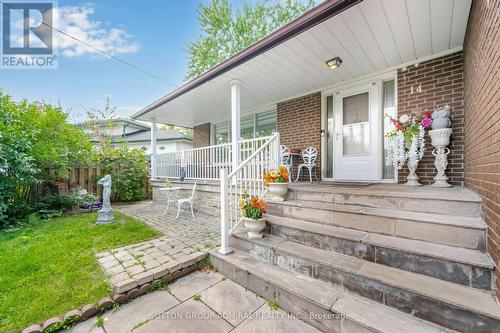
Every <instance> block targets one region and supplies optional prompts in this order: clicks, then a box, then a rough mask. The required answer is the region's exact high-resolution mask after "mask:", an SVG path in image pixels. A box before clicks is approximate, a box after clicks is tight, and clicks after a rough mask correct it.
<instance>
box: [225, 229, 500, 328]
mask: <svg viewBox="0 0 500 333" xmlns="http://www.w3.org/2000/svg"><path fill="white" fill-rule="evenodd" d="M231 246H232V247H234V248H235V249H238V250H241V251H244V252H247V253H249V254H250V255H252V256H254V257H257V258H259V259H260V260H263V261H265V262H268V263H270V264H273V265H276V266H278V267H281V268H284V269H286V270H288V271H290V272H293V273H298V274H302V275H304V276H307V277H310V278H313V279H317V280H321V281H324V282H327V283H330V284H332V285H334V286H337V287H338V286H340V287H342V288H346V289H347V290H349V291H352V292H355V293H357V294H359V295H361V296H363V297H366V298H369V299H372V300H374V301H377V302H379V303H382V304H384V305H387V306H390V307H393V308H396V309H397V310H400V311H403V312H406V313H409V314H412V315H414V316H416V317H418V318H420V319H423V320H427V321H430V322H433V323H435V324H438V325H441V326H443V327H446V328H450V329H452V330H457V331H460V332H475V331H476V330H477V328H478V327H481V329H483V331H481V332H500V331H498V329H499V327H500V321H498V320H496V319H494V318H490V317H486V316H484V315H481V314H478V313H474V312H472V311H470V310H467V309H461V308H458V307H455V306H453V305H451V304H447V303H443V302H440V301H439V300H436V299H432V298H428V297H424V296H421V295H418V294H416V293H414V292H412V291H410V290H406V289H402V288H397V287H393V286H390V285H387V284H385V283H383V282H380V281H377V280H374V279H370V278H369V277H365V276H362V275H358V274H355V273H353V272H348V271H344V270H341V269H339V268H334V267H331V266H328V265H324V264H321V263H317V262H313V261H312V260H310V259H308V258H302V257H298V256H296V255H290V254H289V253H286V252H284V251H281V250H277V249H275V250H273V249H269V248H266V247H263V246H260V245H258V244H256V243H253V242H250V241H248V240H243V239H241V238H236V237H232V238H231Z"/></svg>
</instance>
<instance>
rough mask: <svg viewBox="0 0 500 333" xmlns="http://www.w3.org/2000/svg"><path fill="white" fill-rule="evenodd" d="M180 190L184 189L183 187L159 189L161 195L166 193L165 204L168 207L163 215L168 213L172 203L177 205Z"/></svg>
mask: <svg viewBox="0 0 500 333" xmlns="http://www.w3.org/2000/svg"><path fill="white" fill-rule="evenodd" d="M180 189H182V187H162V188H160V189H159V191H160V193H165V204H166V205H167V207H166V208H165V210H164V211H163V213H162V215H166V214H167V213H168V209H169V208H170V203H171V202H173V203H174V205H177V194H178V193H179V190H180Z"/></svg>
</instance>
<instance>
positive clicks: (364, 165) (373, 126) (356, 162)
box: [333, 82, 382, 181]
mask: <svg viewBox="0 0 500 333" xmlns="http://www.w3.org/2000/svg"><path fill="white" fill-rule="evenodd" d="M380 89H381V83H380V82H375V83H371V84H366V85H363V86H359V87H356V88H351V89H345V90H342V89H340V90H337V91H336V92H335V94H334V105H333V109H334V118H335V121H334V124H335V140H334V144H333V146H334V147H333V150H334V153H333V157H334V158H333V160H334V178H335V179H336V180H352V181H365V180H380V179H381V178H382V174H381V142H380V141H381V140H380V138H381V118H382V115H381V114H380V112H381V111H380V94H381V92H380Z"/></svg>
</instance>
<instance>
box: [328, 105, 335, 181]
mask: <svg viewBox="0 0 500 333" xmlns="http://www.w3.org/2000/svg"><path fill="white" fill-rule="evenodd" d="M326 111H327V124H326V126H327V130H326V178H333V140H334V139H335V136H334V128H333V96H328V97H327V98H326Z"/></svg>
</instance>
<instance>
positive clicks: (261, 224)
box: [243, 217, 266, 239]
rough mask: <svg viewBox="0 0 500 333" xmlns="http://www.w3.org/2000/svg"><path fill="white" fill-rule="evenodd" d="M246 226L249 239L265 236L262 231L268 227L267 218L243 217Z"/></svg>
mask: <svg viewBox="0 0 500 333" xmlns="http://www.w3.org/2000/svg"><path fill="white" fill-rule="evenodd" d="M243 222H244V223H245V228H247V229H248V239H259V238H262V237H264V235H263V234H262V231H263V230H264V229H265V228H266V218H265V217H261V218H260V219H257V220H254V219H251V218H249V217H243Z"/></svg>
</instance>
